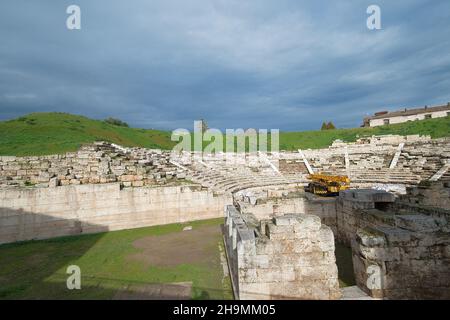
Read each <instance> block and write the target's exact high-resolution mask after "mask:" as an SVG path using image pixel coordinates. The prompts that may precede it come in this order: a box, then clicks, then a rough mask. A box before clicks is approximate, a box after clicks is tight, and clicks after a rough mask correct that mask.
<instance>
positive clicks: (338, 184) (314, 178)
mask: <svg viewBox="0 0 450 320" xmlns="http://www.w3.org/2000/svg"><path fill="white" fill-rule="evenodd" d="M308 179H310V180H311V182H310V183H309V184H308V186H307V187H306V191H309V192H311V193H314V194H317V195H320V196H336V195H338V194H339V191H343V190H347V189H349V188H350V179H349V178H348V177H347V176H331V175H327V174H322V173H319V174H311V175H309V176H308Z"/></svg>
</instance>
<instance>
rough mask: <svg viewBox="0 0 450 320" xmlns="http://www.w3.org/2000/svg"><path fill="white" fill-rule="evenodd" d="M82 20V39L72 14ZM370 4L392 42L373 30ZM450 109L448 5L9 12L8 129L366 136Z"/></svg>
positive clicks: (234, 0)
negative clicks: (413, 113)
mask: <svg viewBox="0 0 450 320" xmlns="http://www.w3.org/2000/svg"><path fill="white" fill-rule="evenodd" d="M71 4H76V5H79V6H80V7H81V13H82V17H81V27H82V29H81V30H74V31H69V30H68V29H67V28H66V19H67V17H68V15H67V14H66V8H67V7H68V6H69V5H71ZM371 4H377V5H379V6H380V7H381V14H382V30H375V31H370V30H368V29H367V27H366V19H367V17H368V14H367V13H366V9H367V7H368V6H369V5H371ZM447 101H450V1H449V0H396V1H392V0H384V1H382V0H379V1H375V0H370V1H365V0H347V1H331V0H330V1H321V0H310V1H302V0H276V1H275V0H270V1H269V0H250V1H249V0H189V1H186V0H151V1H149V0H133V1H109V0H71V1H62V0H58V1H54V0H33V1H29V0H1V3H0V119H10V118H14V117H17V116H19V115H22V114H26V113H29V112H35V111H63V112H70V113H75V114H82V115H86V116H89V117H92V118H96V119H103V118H106V117H108V116H113V117H117V118H120V119H122V120H125V121H127V122H128V123H130V125H132V126H136V127H143V128H162V129H174V128H191V127H192V125H193V120H195V119H199V118H204V119H206V120H207V122H208V124H209V126H210V127H215V128H220V129H224V128H239V127H244V128H248V127H253V128H267V129H271V128H279V129H281V130H308V129H318V128H320V125H321V123H322V121H324V120H332V121H333V122H334V123H335V124H336V125H337V126H338V127H354V126H359V125H360V124H361V122H362V118H363V117H364V116H366V115H367V114H371V113H373V112H375V111H379V110H394V109H398V108H404V107H412V106H423V105H433V104H441V103H447Z"/></svg>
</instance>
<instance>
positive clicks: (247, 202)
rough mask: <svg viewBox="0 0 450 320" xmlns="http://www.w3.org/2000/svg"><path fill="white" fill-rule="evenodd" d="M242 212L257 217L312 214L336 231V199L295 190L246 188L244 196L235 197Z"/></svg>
mask: <svg viewBox="0 0 450 320" xmlns="http://www.w3.org/2000/svg"><path fill="white" fill-rule="evenodd" d="M234 199H235V203H236V204H237V208H238V209H239V211H240V212H241V213H244V214H253V215H254V216H255V217H256V218H257V219H260V220H261V219H271V218H274V217H277V216H280V215H284V214H285V213H294V214H312V215H316V216H318V217H319V218H320V219H321V222H322V223H323V224H325V225H327V226H329V227H330V228H331V229H332V230H333V232H336V226H337V221H336V199H335V198H332V197H331V198H324V197H319V196H316V195H313V194H311V193H305V192H303V191H299V189H296V190H295V191H293V190H283V189H279V190H267V192H263V193H261V192H260V193H255V192H254V191H253V192H252V191H249V190H246V191H245V193H244V196H241V197H238V196H236V195H235V197H234ZM239 199H240V200H239Z"/></svg>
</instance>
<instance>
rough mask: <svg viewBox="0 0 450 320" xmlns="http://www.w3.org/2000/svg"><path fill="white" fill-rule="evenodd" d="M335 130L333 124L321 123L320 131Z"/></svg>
mask: <svg viewBox="0 0 450 320" xmlns="http://www.w3.org/2000/svg"><path fill="white" fill-rule="evenodd" d="M334 129H336V127H335V126H334V124H333V122H331V121H330V122H328V123H327V122H325V121H324V122H323V123H322V127H321V128H320V130H334Z"/></svg>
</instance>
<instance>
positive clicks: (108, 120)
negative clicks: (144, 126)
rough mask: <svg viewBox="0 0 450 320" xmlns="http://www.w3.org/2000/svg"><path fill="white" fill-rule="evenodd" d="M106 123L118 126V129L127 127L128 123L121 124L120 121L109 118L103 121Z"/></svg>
mask: <svg viewBox="0 0 450 320" xmlns="http://www.w3.org/2000/svg"><path fill="white" fill-rule="evenodd" d="M104 121H105V122H106V123H109V124H112V125H114V126H119V127H127V128H128V127H129V125H128V123H126V122H123V121H122V120H119V119H116V118H112V117H109V118H107V119H105V120H104Z"/></svg>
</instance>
